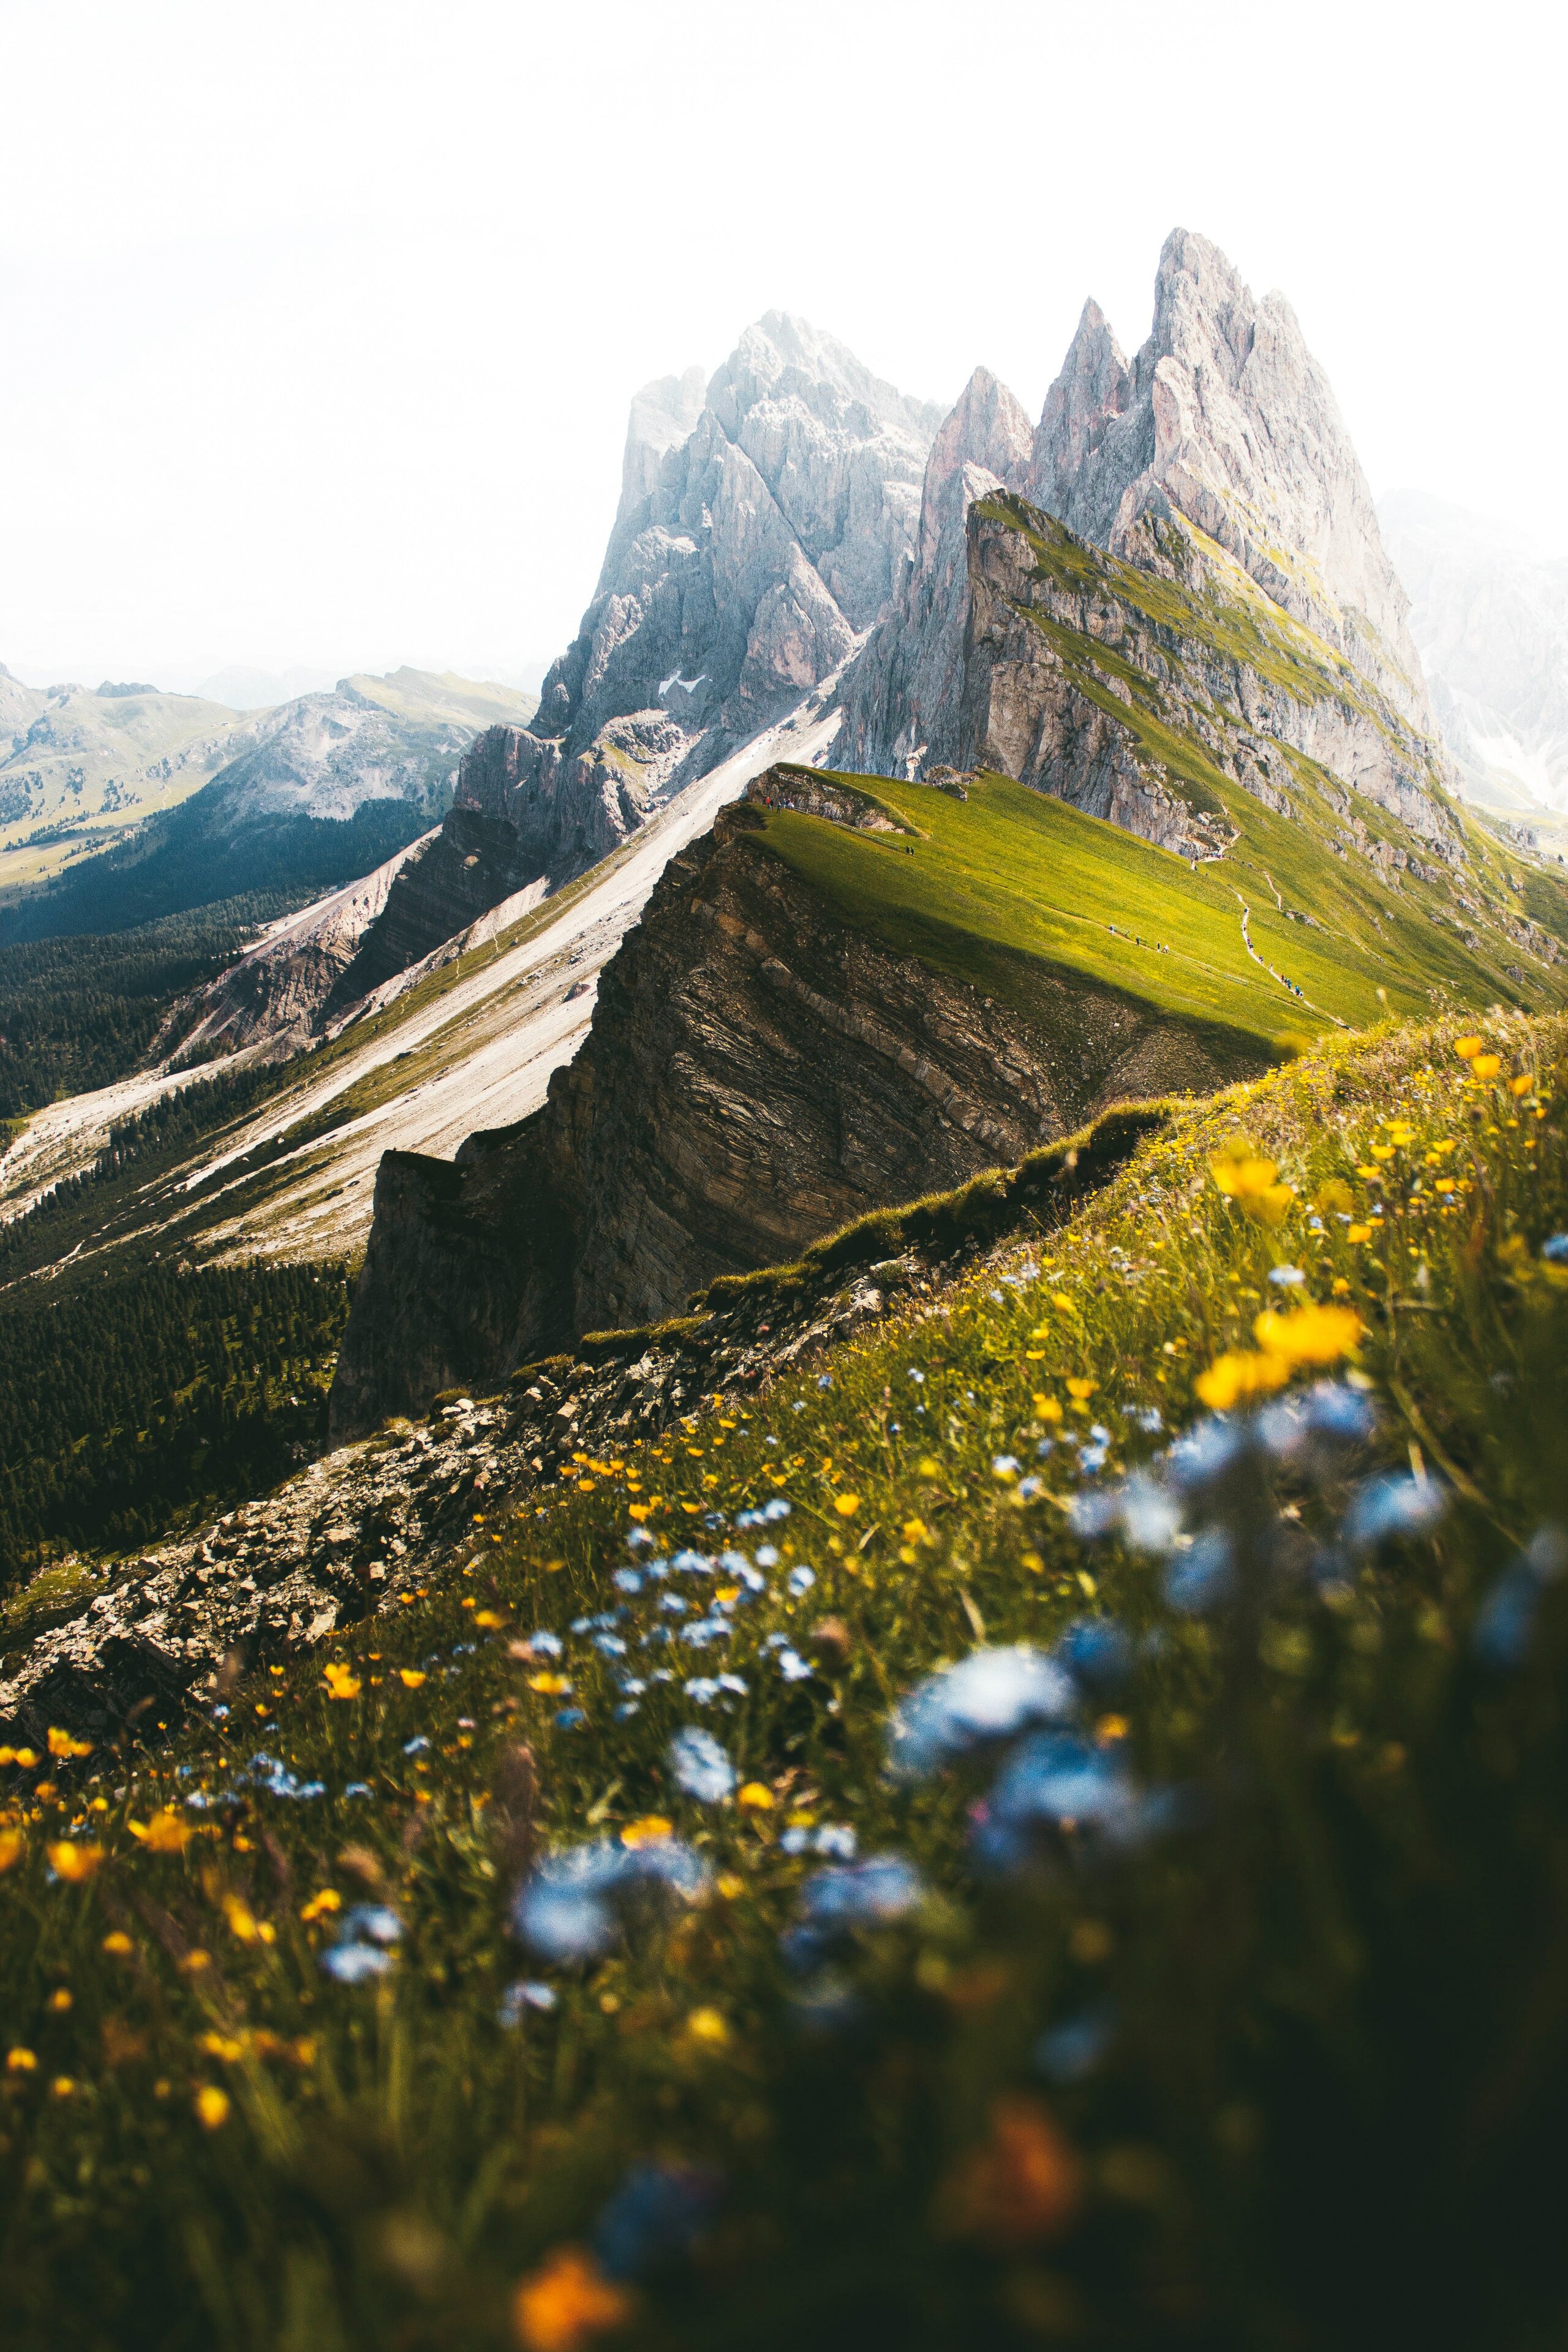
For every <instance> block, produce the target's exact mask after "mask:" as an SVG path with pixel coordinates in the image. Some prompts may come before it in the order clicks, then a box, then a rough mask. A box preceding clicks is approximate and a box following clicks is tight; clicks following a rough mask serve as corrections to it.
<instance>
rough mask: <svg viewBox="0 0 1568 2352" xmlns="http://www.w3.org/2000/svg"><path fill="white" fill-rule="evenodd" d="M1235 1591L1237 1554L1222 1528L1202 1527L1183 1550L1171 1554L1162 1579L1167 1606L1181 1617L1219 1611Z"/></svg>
mask: <svg viewBox="0 0 1568 2352" xmlns="http://www.w3.org/2000/svg"><path fill="white" fill-rule="evenodd" d="M1236 1589H1237V1574H1236V1555H1235V1552H1234V1550H1233V1549H1232V1546H1231V1540H1230V1537H1229V1535H1228V1534H1227V1533H1226V1529H1225V1528H1204V1529H1203V1530H1202V1532H1201V1533H1200V1534H1198V1535H1196V1536H1194V1538H1193V1540H1192V1542H1191V1544H1190V1545H1189V1546H1188V1547H1187V1549H1186V1550H1185V1551H1178V1552H1175V1553H1173V1555H1172V1558H1171V1561H1170V1564H1169V1566H1168V1567H1167V1568H1166V1570H1165V1574H1164V1580H1163V1591H1164V1595H1165V1600H1166V1602H1167V1604H1168V1605H1169V1606H1170V1607H1171V1608H1173V1609H1175V1610H1178V1611H1179V1612H1181V1614H1182V1615H1183V1616H1184V1617H1198V1616H1202V1615H1203V1614H1204V1612H1205V1611H1206V1610H1210V1609H1219V1608H1222V1607H1223V1606H1224V1604H1225V1603H1226V1601H1229V1600H1230V1599H1231V1598H1232V1597H1233V1595H1234V1594H1235V1591H1236Z"/></svg>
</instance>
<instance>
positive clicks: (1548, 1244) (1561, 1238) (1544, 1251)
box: [1541, 1234, 1568, 1265]
mask: <svg viewBox="0 0 1568 2352" xmlns="http://www.w3.org/2000/svg"><path fill="white" fill-rule="evenodd" d="M1541 1255H1542V1257H1543V1258H1544V1259H1545V1260H1546V1262H1547V1264H1548V1265H1568V1234H1552V1236H1551V1238H1550V1239H1549V1240H1547V1241H1543V1242H1542V1244H1541Z"/></svg>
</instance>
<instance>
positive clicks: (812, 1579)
mask: <svg viewBox="0 0 1568 2352" xmlns="http://www.w3.org/2000/svg"><path fill="white" fill-rule="evenodd" d="M785 1581H786V1582H787V1584H788V1586H789V1589H790V1591H791V1592H792V1593H793V1594H794V1595H795V1599H796V1600H797V1601H798V1600H799V1599H800V1598H801V1596H802V1594H803V1593H806V1592H809V1591H811V1588H812V1586H813V1585H814V1584H815V1583H816V1570H815V1569H810V1568H804V1567H803V1568H792V1569H791V1570H790V1572H789V1575H788V1577H787V1578H786V1580H785Z"/></svg>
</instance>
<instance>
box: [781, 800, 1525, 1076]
mask: <svg viewBox="0 0 1568 2352" xmlns="http://www.w3.org/2000/svg"><path fill="white" fill-rule="evenodd" d="M874 781H875V786H876V791H877V793H878V795H879V798H880V799H881V800H883V801H884V802H885V803H887V804H888V805H889V807H891V808H892V809H894V810H895V811H896V812H897V813H898V814H900V815H902V816H904V817H905V818H906V819H907V820H908V821H909V822H910V824H914V825H916V826H918V827H919V828H920V832H921V835H922V837H921V838H920V839H918V840H914V841H910V840H907V839H904V838H901V837H900V838H898V839H889V837H887V836H885V835H876V834H860V833H855V832H852V831H850V830H849V829H848V828H847V827H844V826H838V825H832V824H827V823H826V821H824V820H822V819H819V818H815V817H807V816H802V815H798V814H795V813H794V812H792V811H787V810H775V809H771V810H766V811H764V812H763V815H764V818H765V825H764V830H763V840H764V841H765V842H766V844H767V845H768V847H769V848H770V849H771V850H773V852H774V853H775V854H776V855H777V856H780V857H782V858H783V859H784V861H785V862H786V863H787V864H789V865H790V866H793V867H794V868H795V870H796V871H797V872H798V873H800V874H802V875H803V876H804V877H805V878H806V879H807V880H808V881H810V882H811V883H812V884H813V885H814V887H816V888H818V889H820V890H821V891H823V892H824V894H825V895H826V897H827V898H828V899H829V900H830V902H831V903H832V905H833V907H834V908H835V910H836V912H837V914H838V915H839V916H840V918H841V919H843V920H845V921H846V922H848V923H851V924H854V925H856V926H857V927H858V928H859V929H865V930H868V931H870V932H872V933H873V934H874V935H875V936H877V937H878V938H880V939H882V940H886V941H887V942H888V943H889V945H890V946H893V947H895V948H896V949H898V950H900V951H901V952H905V953H912V954H917V955H920V956H921V957H922V958H924V960H925V961H928V962H931V963H932V964H934V965H936V966H937V967H938V968H939V969H941V970H944V971H952V972H954V973H955V974H957V975H958V976H960V977H966V978H973V979H976V980H977V981H978V982H980V983H981V984H983V985H984V986H986V987H987V988H988V989H991V990H993V991H994V992H995V993H997V994H1001V995H1005V996H1011V997H1013V998H1015V999H1016V1000H1021V999H1022V1000H1026V998H1027V996H1028V993H1029V971H1030V962H1031V961H1035V960H1037V961H1038V962H1040V963H1043V964H1044V965H1046V966H1047V968H1048V969H1049V970H1050V971H1053V972H1071V973H1078V974H1082V975H1083V976H1085V977H1086V978H1089V979H1091V980H1093V981H1095V982H1098V983H1100V985H1102V986H1110V987H1114V988H1116V989H1118V990H1121V991H1125V992H1129V993H1131V994H1133V995H1135V996H1137V997H1139V998H1141V999H1142V1001H1143V1002H1144V1003H1148V1004H1150V1005H1152V1006H1153V1007H1154V1008H1155V1009H1156V1010H1157V1011H1159V1012H1161V1013H1166V1014H1168V1015H1170V1016H1172V1017H1173V1018H1177V1019H1182V1020H1185V1021H1189V1022H1196V1023H1202V1024H1214V1025H1215V1027H1216V1028H1219V1029H1225V1030H1230V1031H1232V1032H1234V1033H1237V1034H1238V1036H1244V1037H1246V1038H1247V1039H1248V1040H1249V1041H1251V1040H1260V1041H1264V1042H1268V1043H1271V1042H1273V1041H1274V1040H1276V1039H1277V1038H1278V1037H1279V1035H1280V1034H1281V1033H1289V1032H1296V1033H1298V1034H1300V1033H1302V1032H1305V1033H1307V1034H1314V1033H1317V1032H1321V1030H1322V1029H1324V1028H1325V1027H1327V1026H1328V1025H1330V1024H1331V1022H1334V1021H1338V1022H1343V1023H1347V1024H1350V1025H1352V1026H1355V1027H1363V1026H1365V1025H1366V1024H1368V1023H1370V1022H1373V1021H1375V1020H1376V1019H1377V1018H1378V1017H1379V1016H1380V1012H1381V1010H1382V1009H1383V1007H1384V1005H1385V1004H1386V1006H1387V1007H1388V1008H1390V1009H1392V1010H1394V1011H1395V1012H1400V1013H1420V1012H1424V1011H1426V1010H1428V1009H1429V1008H1430V1006H1431V1004H1432V1003H1433V1002H1434V1001H1436V1003H1445V1002H1450V1001H1451V1002H1454V1003H1464V1002H1466V1001H1469V1002H1474V1001H1475V999H1476V996H1477V995H1478V993H1479V994H1481V995H1489V996H1492V997H1494V998H1496V999H1497V1000H1499V1001H1502V1002H1510V1001H1518V999H1519V998H1520V996H1521V989H1520V987H1519V986H1518V984H1517V983H1515V982H1511V981H1510V979H1509V978H1508V976H1507V974H1506V973H1505V972H1504V971H1503V970H1502V969H1501V960H1502V958H1503V957H1504V956H1505V955H1506V956H1507V957H1509V958H1510V960H1511V958H1512V957H1513V956H1514V955H1515V953H1516V950H1513V949H1512V948H1511V947H1509V946H1507V944H1506V942H1504V941H1502V940H1497V941H1494V942H1492V943H1491V944H1490V950H1489V954H1488V955H1487V956H1486V957H1484V958H1483V957H1478V956H1476V955H1472V954H1470V953H1468V952H1467V950H1465V949H1464V947H1463V945H1462V943H1461V941H1460V940H1459V939H1458V936H1457V935H1456V934H1455V933H1454V932H1453V930H1452V929H1443V928H1439V927H1438V925H1436V923H1434V922H1433V920H1432V919H1431V908H1432V907H1433V906H1435V905H1436V904H1437V903H1438V893H1437V892H1436V890H1435V889H1434V888H1433V887H1432V886H1429V885H1426V884H1424V883H1421V882H1419V881H1415V880H1414V879H1411V880H1407V881H1406V882H1405V887H1404V889H1403V891H1402V892H1401V893H1400V894H1398V896H1397V897H1396V895H1395V894H1394V892H1392V891H1390V890H1387V889H1383V888H1380V887H1379V886H1378V885H1376V884H1375V883H1374V882H1373V881H1372V879H1371V878H1370V876H1369V877H1367V878H1366V879H1364V880H1363V878H1362V877H1361V875H1360V874H1359V873H1356V872H1352V871H1351V870H1348V869H1347V868H1346V866H1344V865H1343V864H1342V861H1339V860H1337V859H1335V858H1334V857H1332V856H1329V855H1326V854H1325V843H1324V840H1323V839H1322V838H1321V837H1320V836H1321V835H1326V834H1327V833H1328V832H1329V831H1331V825H1330V824H1329V821H1328V812H1327V810H1326V809H1324V810H1323V811H1322V812H1321V822H1320V817H1319V812H1318V811H1317V810H1316V809H1315V808H1313V807H1312V806H1311V805H1310V803H1308V797H1307V795H1306V794H1303V796H1302V808H1301V811H1300V813H1299V814H1298V815H1297V816H1296V817H1295V818H1285V817H1280V816H1277V815H1275V814H1273V813H1272V812H1271V811H1270V810H1268V809H1267V808H1265V807H1264V806H1263V805H1262V803H1260V802H1258V801H1256V800H1254V799H1253V798H1252V797H1251V796H1250V795H1249V794H1248V793H1244V792H1242V791H1241V790H1239V789H1238V788H1237V787H1236V786H1234V785H1231V784H1228V783H1226V785H1225V801H1226V814H1228V816H1229V818H1230V820H1231V822H1232V824H1235V825H1236V826H1237V830H1238V835H1239V838H1238V840H1237V843H1236V845H1235V846H1234V847H1233V848H1232V850H1231V851H1230V852H1229V854H1228V855H1227V856H1226V857H1225V858H1224V859H1223V860H1221V861H1219V862H1217V863H1215V864H1209V865H1204V866H1200V867H1199V869H1198V871H1197V872H1196V873H1195V874H1194V872H1193V871H1192V870H1191V868H1190V867H1189V866H1188V864H1187V862H1186V860H1185V859H1184V858H1181V857H1178V856H1174V855H1173V853H1172V852H1170V851H1168V850H1163V849H1157V848H1155V847H1154V846H1153V845H1152V844H1150V843H1148V842H1144V841H1141V840H1139V839H1138V838H1137V837H1136V836H1135V835H1131V834H1127V833H1124V832H1122V831H1121V829H1120V827H1118V826H1115V825H1111V824H1103V823H1101V822H1100V819H1099V818H1097V817H1091V816H1085V815H1083V814H1081V813H1080V812H1079V810H1077V809H1074V808H1071V807H1069V806H1068V804H1067V803H1065V802H1061V801H1057V800H1053V799H1051V798H1050V797H1049V796H1048V795H1047V794H1045V793H1037V792H1033V791H1031V790H1030V789H1029V788H1028V787H1027V786H1026V785H1023V784H1018V783H1015V782H1011V781H1010V780H1009V779H1007V778H1005V777H1002V776H992V775H987V776H982V777H979V778H977V779H976V781H975V782H974V783H973V786H972V787H971V791H970V797H969V799H968V801H967V802H961V801H956V800H951V799H949V798H948V797H947V795H946V794H944V793H936V792H932V791H929V790H927V789H925V788H923V787H921V786H920V785H915V784H899V783H897V782H889V780H888V779H886V778H883V777H879V778H877V779H875V780H874ZM1488 854H1491V853H1488ZM1276 889H1278V892H1279V898H1283V900H1284V902H1285V905H1286V906H1287V907H1288V908H1291V909H1292V910H1294V911H1296V912H1298V913H1301V914H1309V915H1312V916H1313V917H1314V918H1315V919H1316V921H1317V922H1318V923H1319V924H1320V925H1321V929H1311V928H1310V926H1308V925H1305V924H1301V923H1298V922H1292V921H1291V920H1290V919H1289V917H1288V916H1287V915H1286V914H1284V913H1282V912H1281V911H1280V909H1279V904H1278V902H1277V899H1276V896H1275V892H1276ZM1244 903H1245V904H1246V906H1247V908H1249V910H1250V916H1249V929H1250V932H1251V937H1252V940H1253V944H1254V946H1255V947H1256V948H1257V950H1258V953H1259V954H1260V955H1262V956H1263V957H1264V958H1265V959H1266V960H1267V962H1268V964H1270V965H1272V966H1273V968H1274V970H1275V971H1279V972H1282V973H1284V975H1285V976H1286V977H1287V978H1288V979H1290V980H1292V981H1294V982H1296V984H1297V986H1298V987H1299V988H1300V989H1301V990H1302V992H1303V994H1304V998H1305V1000H1307V1001H1305V1002H1304V1001H1303V999H1302V998H1301V997H1296V996H1293V995H1291V994H1289V992H1287V991H1286V990H1284V989H1283V988H1281V987H1280V986H1279V982H1278V981H1276V980H1273V979H1271V978H1270V977H1269V974H1268V971H1265V970H1263V969H1260V968H1259V966H1258V964H1257V963H1256V962H1254V961H1252V959H1251V958H1250V957H1249V956H1248V955H1247V949H1246V945H1245V943H1244V941H1243V938H1242V931H1241V911H1242V906H1243V904H1244ZM1160 950H1168V952H1161V951H1160ZM1565 988H1568V982H1564V980H1563V979H1562V978H1560V977H1559V975H1558V972H1557V971H1556V969H1555V968H1552V969H1550V970H1549V969H1547V968H1544V967H1542V966H1538V965H1537V966H1532V967H1531V978H1530V984H1529V993H1530V995H1531V998H1532V1000H1535V1001H1539V1002H1542V1003H1554V1002H1559V1001H1561V1000H1562V998H1563V993H1564V991H1565Z"/></svg>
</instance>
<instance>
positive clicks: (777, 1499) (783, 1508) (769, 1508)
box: [763, 1495, 790, 1519]
mask: <svg viewBox="0 0 1568 2352" xmlns="http://www.w3.org/2000/svg"><path fill="white" fill-rule="evenodd" d="M789 1514H790V1507H789V1504H788V1502H787V1501H786V1500H785V1498H784V1496H783V1495H775V1496H773V1500H772V1501H771V1502H767V1503H764V1504H763V1518H764V1519H787V1518H788V1517H789Z"/></svg>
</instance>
